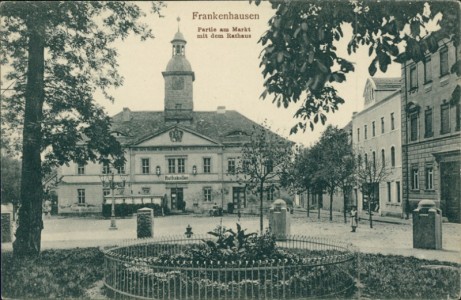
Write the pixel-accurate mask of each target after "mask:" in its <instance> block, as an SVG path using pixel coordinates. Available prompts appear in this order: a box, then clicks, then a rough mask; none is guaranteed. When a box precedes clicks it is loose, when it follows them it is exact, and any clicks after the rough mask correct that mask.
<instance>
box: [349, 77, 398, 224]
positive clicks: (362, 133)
mask: <svg viewBox="0 0 461 300" xmlns="http://www.w3.org/2000/svg"><path fill="white" fill-rule="evenodd" d="M400 86H401V83H400V78H369V79H368V80H367V82H366V84H365V89H364V93H363V98H364V101H365V102H364V109H363V110H362V111H361V112H358V113H355V114H354V115H353V117H352V135H351V136H352V147H353V149H354V152H355V153H357V159H358V163H361V164H367V163H370V164H371V163H372V164H373V165H374V166H376V168H377V169H379V172H380V171H381V169H382V171H383V172H382V174H384V175H383V176H381V177H380V178H379V182H378V183H374V185H375V186H376V187H375V188H373V191H374V192H373V194H374V199H376V200H377V201H375V203H371V205H372V207H371V210H372V211H374V212H376V213H379V214H380V215H391V216H399V217H401V216H402V214H403V206H402V155H401V148H402V147H401V130H400V129H401V126H400V120H401V117H400V114H401V113H400V107H401V97H400ZM353 198H355V199H356V203H357V206H358V210H359V211H362V210H364V211H368V205H369V201H368V199H367V196H366V193H363V192H362V189H361V187H360V186H358V187H355V188H354V191H353Z"/></svg>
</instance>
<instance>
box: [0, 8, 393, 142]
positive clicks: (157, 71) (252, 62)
mask: <svg viewBox="0 0 461 300" xmlns="http://www.w3.org/2000/svg"><path fill="white" fill-rule="evenodd" d="M138 4H139V5H140V6H141V7H142V8H143V9H144V10H145V11H146V12H148V11H149V10H150V3H147V2H139V3H138ZM166 5H167V7H165V8H163V9H162V15H163V16H164V17H163V18H159V17H158V16H157V15H153V14H148V15H147V16H146V17H145V18H144V19H143V21H144V22H146V23H148V24H149V25H150V26H151V28H152V30H153V34H154V35H155V38H154V39H151V40H148V41H141V40H140V38H139V37H136V36H130V37H129V38H127V39H126V40H124V41H120V42H117V43H116V45H115V46H116V47H117V49H118V51H119V58H118V62H119V72H120V74H121V75H122V76H123V77H124V85H123V86H122V87H119V88H118V89H115V90H113V91H112V92H111V94H112V95H113V96H114V98H115V101H114V103H111V102H109V101H108V100H105V99H104V97H103V96H102V95H99V94H97V95H96V99H97V101H98V102H99V103H100V104H101V105H102V106H103V107H104V108H105V110H106V112H107V113H108V114H109V115H110V116H112V115H115V114H117V113H118V112H120V111H122V109H123V108H124V107H128V108H129V109H130V110H132V111H159V110H163V103H164V79H163V76H162V74H161V72H162V71H164V70H165V68H166V65H167V63H168V61H169V59H170V58H171V54H172V50H171V43H170V41H171V40H172V39H173V36H174V34H175V33H176V31H177V30H178V26H179V29H180V31H181V32H182V33H183V35H184V37H185V39H186V40H187V45H186V58H187V59H188V60H189V62H190V63H191V65H192V69H193V71H194V72H195V82H194V87H193V88H194V96H193V97H194V110H197V111H213V110H216V108H217V107H218V106H225V107H226V109H227V110H236V111H238V112H240V113H241V114H243V115H245V116H246V117H248V118H250V119H251V120H253V121H255V122H257V123H263V122H264V121H266V123H267V124H269V125H270V127H271V129H273V130H274V131H276V132H278V133H279V134H281V135H282V136H285V137H287V138H289V139H290V140H292V141H294V142H297V143H301V144H304V145H310V144H312V143H314V142H315V141H316V140H317V139H318V138H319V136H320V134H321V132H322V131H323V130H324V129H325V127H326V125H325V126H322V125H321V124H317V125H316V128H315V130H314V131H313V132H312V131H310V129H308V130H307V131H306V132H304V133H303V132H302V131H300V132H298V133H297V134H296V135H291V136H290V135H289V132H290V128H291V127H292V126H293V125H294V124H296V123H297V121H296V120H295V119H293V114H294V112H295V111H296V108H297V107H296V104H291V105H290V107H289V108H288V109H285V108H277V107H276V105H275V104H273V103H272V98H271V97H270V96H268V97H267V98H266V100H264V101H263V100H262V99H260V95H261V93H262V92H263V90H264V88H263V82H264V78H263V75H262V73H261V69H260V67H259V63H260V60H259V58H258V56H259V54H260V53H261V50H262V45H261V44H258V40H259V38H260V37H261V36H262V34H263V33H264V32H265V31H266V30H267V29H268V28H269V27H268V21H269V19H270V18H271V17H272V16H273V15H274V13H275V10H273V9H272V8H271V7H270V4H269V3H267V2H263V3H261V4H260V5H259V6H256V5H255V4H250V3H249V1H247V0H245V1H187V2H182V1H181V2H179V1H178V2H176V1H175V2H167V3H166ZM193 12H198V13H201V14H206V13H213V12H216V13H228V12H232V13H254V14H259V20H234V21H230V20H197V19H193ZM178 17H179V18H180V22H178V21H177V18H178ZM234 26H238V27H247V28H250V32H249V33H250V34H251V38H249V39H213V38H207V39H203V38H198V37H197V35H198V28H199V27H201V28H209V27H214V28H216V29H217V30H219V29H220V28H229V27H234ZM344 31H345V34H346V36H347V34H348V32H349V33H350V32H351V30H350V28H344ZM208 36H210V34H208ZM347 43H348V39H347V38H345V39H343V41H342V42H341V44H338V45H337V48H338V50H341V51H340V53H339V54H340V55H345V57H347V52H346V45H347ZM348 59H349V60H350V61H352V62H354V63H355V67H356V71H355V72H354V73H351V74H349V75H348V76H347V81H346V82H344V83H342V84H339V85H336V87H337V89H338V91H339V95H340V96H341V97H343V98H344V99H345V100H346V103H345V104H344V105H342V106H340V109H339V111H338V112H336V113H335V114H333V115H332V114H329V115H328V120H327V124H333V125H337V126H339V127H343V126H345V125H346V124H347V123H348V122H349V121H350V120H351V117H352V112H354V111H360V110H361V109H362V107H363V103H362V102H363V100H362V93H363V89H364V86H365V82H366V80H367V78H368V76H369V75H368V71H367V70H368V65H369V63H370V61H371V60H370V58H369V57H368V55H367V49H366V47H364V48H362V49H359V52H358V53H356V54H354V55H352V56H350V57H349V58H348ZM375 76H376V77H396V76H400V66H399V65H398V64H392V65H391V66H390V68H389V69H388V71H387V72H386V74H382V73H380V72H379V70H378V72H377V74H376V75H375ZM6 84H8V83H6Z"/></svg>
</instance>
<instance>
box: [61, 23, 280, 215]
mask: <svg viewBox="0 0 461 300" xmlns="http://www.w3.org/2000/svg"><path fill="white" fill-rule="evenodd" d="M171 43H172V58H171V59H170V61H169V62H168V64H167V67H166V70H165V71H164V72H162V75H163V77H164V81H165V99H164V110H163V111H131V110H130V109H129V108H124V109H123V111H122V112H120V113H118V114H116V115H115V116H114V117H113V118H112V128H111V129H112V132H113V134H114V136H115V137H116V138H117V139H118V141H119V142H120V143H121V144H122V145H123V147H124V149H125V153H126V157H125V158H126V164H125V166H124V167H122V168H119V169H114V168H112V167H110V166H109V165H101V164H93V163H88V164H86V165H78V164H70V165H69V166H63V167H62V168H61V169H60V170H59V175H58V177H59V178H60V183H59V185H58V188H57V195H58V202H59V210H60V213H66V212H73V211H75V210H79V211H86V212H100V211H101V208H102V206H103V203H110V202H108V201H109V200H110V199H111V197H112V195H111V191H110V190H108V189H106V188H103V187H102V184H101V181H100V178H99V177H100V175H101V174H109V173H111V172H113V173H115V176H114V177H115V178H118V175H119V174H123V175H125V176H126V177H127V178H126V184H125V188H124V189H122V190H118V191H116V195H115V198H116V203H117V204H118V203H135V204H141V203H146V202H147V203H152V202H153V203H158V204H160V203H162V201H164V202H163V204H164V205H166V206H167V207H168V208H169V209H171V210H173V211H174V210H178V211H179V210H182V211H184V210H188V211H191V210H193V211H196V212H203V211H208V210H209V209H211V208H212V207H213V206H214V205H218V206H219V207H222V208H223V209H224V210H226V209H227V208H228V206H229V203H231V205H232V206H233V207H234V209H235V210H237V209H238V208H241V209H245V210H247V211H254V212H257V211H258V207H259V205H258V202H257V200H256V199H259V198H257V197H256V195H254V194H252V193H249V192H248V191H247V190H246V189H245V186H244V185H243V184H241V183H239V181H238V180H237V177H236V175H235V172H236V168H237V164H238V159H239V157H240V156H241V146H242V145H243V143H245V142H247V141H248V140H249V139H250V136H251V133H252V131H253V130H254V126H259V125H258V124H256V123H255V122H253V121H251V120H249V119H248V118H246V117H245V116H243V115H241V114H240V113H238V112H236V111H226V109H225V107H218V108H217V110H216V111H194V109H193V103H194V102H193V83H194V80H195V73H194V71H193V70H192V67H191V65H190V63H189V61H188V60H187V58H186V56H185V50H186V40H185V39H184V37H183V35H182V34H181V32H179V31H178V32H177V33H176V35H175V36H174V39H173V40H172V41H171ZM280 196H283V197H287V195H286V194H284V193H283V192H280V191H275V190H272V189H268V190H267V191H265V195H264V198H265V199H266V200H267V203H266V205H265V206H268V205H269V204H270V203H271V202H272V200H275V198H277V197H280Z"/></svg>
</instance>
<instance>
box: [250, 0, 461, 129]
mask: <svg viewBox="0 0 461 300" xmlns="http://www.w3.org/2000/svg"><path fill="white" fill-rule="evenodd" d="M259 2H260V1H256V4H259ZM270 2H271V4H272V8H274V9H275V10H276V11H275V15H274V16H273V17H272V18H271V19H270V20H269V22H268V24H269V28H268V30H267V31H266V32H265V33H264V34H263V36H262V37H261V39H260V40H259V42H260V43H261V44H262V45H263V46H264V49H263V51H262V53H261V63H260V66H262V68H263V71H262V73H263V76H264V78H265V82H264V88H265V90H264V92H263V93H262V94H261V97H262V98H263V99H265V98H266V97H267V96H268V95H272V96H273V102H274V103H276V104H277V106H279V107H280V106H282V105H283V107H285V108H286V107H288V106H289V104H290V103H298V102H299V103H301V105H300V106H299V109H298V110H297V112H296V114H295V117H296V118H300V119H301V121H300V122H298V123H297V124H296V125H295V126H294V127H293V128H292V130H291V132H296V131H297V130H299V129H303V130H306V128H307V123H309V126H310V128H311V129H313V128H314V124H315V123H318V121H321V123H322V124H325V121H326V113H329V112H330V111H331V112H335V111H336V110H338V108H339V105H341V104H343V103H344V99H342V98H341V97H339V95H338V94H337V91H336V89H335V88H334V86H333V84H334V83H342V82H344V81H345V80H346V74H347V73H349V72H353V71H354V66H353V64H352V63H351V62H350V61H348V60H347V59H345V58H344V57H340V56H339V55H338V51H337V50H338V49H337V48H336V46H335V45H336V44H335V43H336V42H339V41H341V40H343V39H345V38H346V37H345V36H344V34H343V28H344V26H346V25H350V26H352V30H353V35H352V37H351V38H350V40H349V43H348V45H347V51H348V53H349V54H351V53H352V52H355V51H356V50H357V49H358V48H359V47H368V49H369V51H368V54H369V56H372V57H373V60H372V62H371V64H370V66H369V68H368V71H369V73H370V75H371V76H373V75H374V74H375V72H376V71H377V69H378V67H379V69H380V70H381V71H382V72H386V70H387V68H388V66H389V64H391V62H392V59H394V60H395V61H396V62H403V61H406V60H410V59H411V60H413V61H415V62H419V61H422V60H425V57H426V56H425V55H426V53H427V52H430V53H435V52H436V51H437V49H438V40H439V39H441V38H448V39H450V40H451V41H453V42H454V43H455V45H459V43H460V38H459V35H460V31H459V28H460V24H459V20H460V15H459V14H460V9H459V8H460V7H459V4H458V3H457V2H456V1H429V2H425V1H396V0H389V1H381V2H375V1H357V0H349V1H343V0H336V1H335V0H333V1H320V0H310V1H279V0H270ZM429 3H430V4H429ZM452 72H457V73H458V75H460V74H461V63H460V60H459V58H458V61H457V62H456V64H455V65H454V66H453V68H452Z"/></svg>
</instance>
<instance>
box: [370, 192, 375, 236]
mask: <svg viewBox="0 0 461 300" xmlns="http://www.w3.org/2000/svg"><path fill="white" fill-rule="evenodd" d="M374 194H375V187H374V186H373V192H372V194H371V195H370V197H369V198H368V219H369V220H370V228H373V217H372V215H371V213H372V211H371V202H372V198H373V197H374V196H375V195H374Z"/></svg>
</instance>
